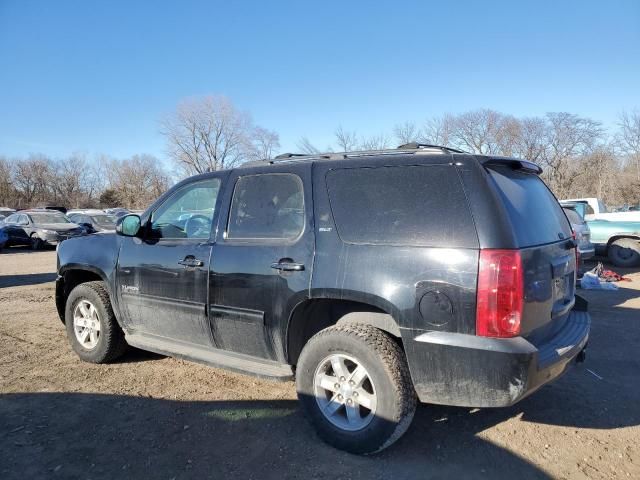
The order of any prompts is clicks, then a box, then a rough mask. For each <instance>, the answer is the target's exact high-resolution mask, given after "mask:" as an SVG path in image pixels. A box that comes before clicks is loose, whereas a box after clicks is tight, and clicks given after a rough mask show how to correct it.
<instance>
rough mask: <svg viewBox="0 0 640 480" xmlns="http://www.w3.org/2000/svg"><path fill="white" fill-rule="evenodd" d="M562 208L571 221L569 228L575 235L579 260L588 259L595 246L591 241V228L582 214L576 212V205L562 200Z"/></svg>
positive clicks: (593, 253) (592, 253) (591, 255)
mask: <svg viewBox="0 0 640 480" xmlns="http://www.w3.org/2000/svg"><path fill="white" fill-rule="evenodd" d="M561 205H562V209H563V210H564V213H565V215H566V216H567V218H568V219H569V223H571V229H572V230H573V232H574V233H575V235H576V242H577V244H578V247H577V248H578V254H579V258H580V261H581V262H582V261H584V260H588V259H590V258H592V257H593V256H594V255H595V251H596V249H595V246H594V245H593V243H591V230H590V229H589V225H588V223H587V222H586V221H585V220H584V218H583V217H582V215H580V213H578V210H577V209H576V205H575V204H572V203H567V202H562V203H561Z"/></svg>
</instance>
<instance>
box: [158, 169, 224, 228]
mask: <svg viewBox="0 0 640 480" xmlns="http://www.w3.org/2000/svg"><path fill="white" fill-rule="evenodd" d="M219 190H220V180H219V179H217V178H212V179H209V180H204V181H201V182H196V183H192V184H190V185H187V186H186V187H183V188H181V189H180V190H178V191H177V192H176V193H174V194H173V195H172V196H171V197H169V198H168V199H167V200H165V201H164V203H162V205H160V207H159V208H158V209H157V210H156V211H155V212H153V215H152V218H151V235H152V236H153V237H154V238H174V239H175V238H199V239H202V238H209V235H210V233H211V225H212V223H213V215H214V209H215V206H216V200H217V198H218V191H219Z"/></svg>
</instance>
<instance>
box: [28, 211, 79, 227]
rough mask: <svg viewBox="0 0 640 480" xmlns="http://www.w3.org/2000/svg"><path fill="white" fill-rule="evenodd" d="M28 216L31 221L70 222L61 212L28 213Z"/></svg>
mask: <svg viewBox="0 0 640 480" xmlns="http://www.w3.org/2000/svg"><path fill="white" fill-rule="evenodd" d="M29 218H31V221H32V222H33V223H63V224H64V223H71V222H70V221H69V219H68V218H67V217H65V216H64V215H62V214H61V213H30V214H29Z"/></svg>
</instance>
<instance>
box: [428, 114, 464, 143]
mask: <svg viewBox="0 0 640 480" xmlns="http://www.w3.org/2000/svg"><path fill="white" fill-rule="evenodd" d="M455 126H456V121H455V117H454V116H453V115H451V114H448V113H447V114H445V115H443V116H442V117H434V118H431V119H429V120H427V121H426V123H425V125H424V129H423V131H422V138H421V140H423V141H424V142H425V143H430V144H432V145H442V146H444V147H456V146H458V145H456V144H454V140H453V133H454V130H455Z"/></svg>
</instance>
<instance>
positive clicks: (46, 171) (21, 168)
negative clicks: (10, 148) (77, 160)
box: [13, 155, 53, 207]
mask: <svg viewBox="0 0 640 480" xmlns="http://www.w3.org/2000/svg"><path fill="white" fill-rule="evenodd" d="M52 177H53V176H52V168H51V160H50V159H48V158H47V157H45V156H43V155H30V156H29V157H28V158H26V159H23V160H18V161H17V162H16V164H15V174H14V177H13V178H14V186H15V188H16V191H17V193H18V199H17V200H18V202H17V203H18V206H20V207H27V206H35V204H36V203H38V202H43V201H46V199H47V198H48V197H49V193H50V192H51V190H50V185H51V183H52Z"/></svg>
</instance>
